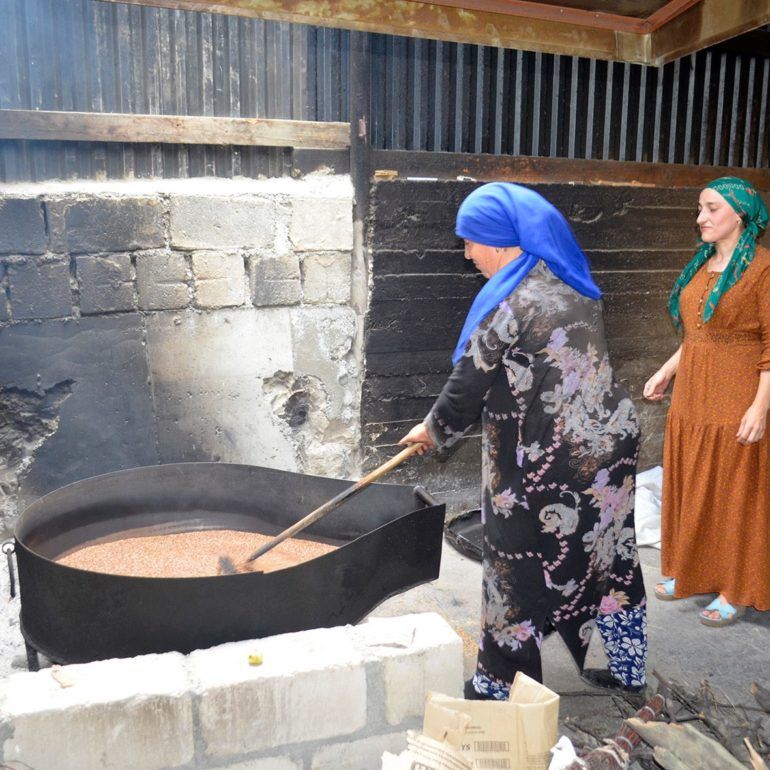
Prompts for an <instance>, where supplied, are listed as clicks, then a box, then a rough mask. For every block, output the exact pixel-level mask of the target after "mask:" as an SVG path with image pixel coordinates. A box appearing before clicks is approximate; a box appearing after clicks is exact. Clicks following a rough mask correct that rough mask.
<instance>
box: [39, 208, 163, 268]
mask: <svg viewBox="0 0 770 770" xmlns="http://www.w3.org/2000/svg"><path fill="white" fill-rule="evenodd" d="M45 206H46V211H47V213H48V227H49V229H50V233H51V250H52V251H57V252H65V253H69V254H89V253H93V252H100V251H135V250H136V249H153V248H158V247H160V246H163V245H164V244H165V242H166V240H165V232H164V227H163V203H162V201H161V200H160V199H159V198H129V197H114V198H107V197H103V196H100V197H87V198H83V197H77V198H76V197H73V198H63V199H60V200H52V201H46V204H45Z"/></svg>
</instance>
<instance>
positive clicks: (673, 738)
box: [552, 672, 770, 770]
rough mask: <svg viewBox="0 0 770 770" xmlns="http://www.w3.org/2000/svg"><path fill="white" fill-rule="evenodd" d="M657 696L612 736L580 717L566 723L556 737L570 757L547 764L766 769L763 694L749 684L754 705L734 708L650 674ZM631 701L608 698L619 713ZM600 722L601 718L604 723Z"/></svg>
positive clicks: (609, 768)
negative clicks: (564, 740)
mask: <svg viewBox="0 0 770 770" xmlns="http://www.w3.org/2000/svg"><path fill="white" fill-rule="evenodd" d="M653 675H654V677H655V678H656V679H657V680H658V688H657V693H656V694H655V695H654V696H653V697H652V698H650V699H649V700H648V701H647V703H646V704H645V705H644V706H643V707H642V708H641V709H639V710H638V711H636V713H635V714H633V716H628V715H626V717H625V718H624V720H623V722H622V725H621V727H620V729H619V731H618V732H617V734H616V735H615V736H614V737H613V738H606V737H603V736H602V735H601V734H600V733H598V731H597V724H596V722H595V720H593V719H592V714H591V713H590V712H589V714H588V716H587V719H583V718H570V717H566V718H565V719H564V720H563V721H562V725H561V727H562V728H563V730H562V732H563V733H566V734H567V735H568V737H569V738H570V740H571V742H572V744H573V745H574V747H575V749H576V752H577V759H575V760H573V761H572V762H571V763H570V764H559V765H552V768H554V767H558V768H559V769H560V770H561V769H562V768H563V770H637V769H639V770H652V769H653V768H663V769H664V770H738V769H739V768H740V769H741V770H742V769H743V768H746V767H751V768H752V769H753V770H770V769H769V768H768V764H767V762H768V760H770V690H769V689H768V688H766V687H764V686H763V685H761V684H759V683H756V682H755V683H753V684H752V686H751V693H752V694H753V695H754V698H755V700H756V701H757V703H758V704H759V705H758V707H755V706H751V705H735V704H734V703H732V702H731V701H730V699H729V698H728V697H727V696H726V695H725V694H723V693H719V692H717V691H715V689H714V688H713V687H712V686H711V685H710V684H709V683H708V681H706V680H703V681H702V682H701V683H700V685H699V686H698V687H697V688H693V687H692V686H690V685H689V684H687V683H686V682H680V681H676V680H673V679H668V678H666V677H664V676H662V675H661V674H659V673H657V672H653ZM635 697H638V696H623V697H620V696H613V697H612V701H613V704H614V706H615V708H616V709H617V710H618V712H619V713H621V714H622V712H623V711H629V712H630V710H631V709H632V708H633V707H634V705H635V703H634V701H635ZM605 718H606V717H605Z"/></svg>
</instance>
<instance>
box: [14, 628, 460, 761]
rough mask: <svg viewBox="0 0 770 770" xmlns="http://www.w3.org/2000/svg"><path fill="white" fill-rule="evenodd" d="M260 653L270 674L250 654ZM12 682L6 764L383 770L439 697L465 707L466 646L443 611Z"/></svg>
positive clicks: (85, 667) (106, 663) (35, 675)
mask: <svg viewBox="0 0 770 770" xmlns="http://www.w3.org/2000/svg"><path fill="white" fill-rule="evenodd" d="M254 652H258V653H259V654H260V655H261V656H262V659H263V663H262V665H260V666H250V665H249V663H248V656H249V655H250V654H252V653H254ZM60 677H61V678H62V679H63V680H65V681H66V682H68V683H69V684H70V686H67V687H62V686H61V684H60V683H59V681H57V679H56V678H54V676H53V675H52V672H51V670H50V669H44V670H42V671H39V672H37V673H19V674H14V675H12V676H11V677H10V678H8V679H7V680H5V681H3V682H2V683H0V745H1V746H2V750H1V752H0V760H1V761H2V762H5V763H15V762H16V763H24V766H31V767H35V768H51V769H52V770H55V769H56V768H62V770H63V769H64V768H74V767H77V768H78V770H92V769H93V770H96V769H97V768H98V769H99V770H113V769H114V770H118V769H120V770H124V768H128V767H130V768H133V769H134V770H167V769H170V768H180V769H184V770H192V769H193V768H228V770H376V769H377V768H379V766H380V757H381V756H382V753H383V752H384V751H390V752H394V753H398V752H400V751H401V750H403V749H404V748H405V747H406V737H405V736H406V730H408V729H419V728H420V726H421V724H422V715H423V704H424V701H425V696H426V694H427V693H428V691H429V690H436V691H439V692H445V693H447V694H450V695H456V696H459V695H460V694H461V691H462V642H461V640H460V638H459V637H458V636H457V635H456V634H455V632H454V631H453V630H452V629H451V628H450V627H449V626H448V625H447V623H446V622H445V621H444V620H443V619H442V618H441V617H440V616H438V615H436V614H434V613H426V614H420V615H406V616H402V617H397V618H372V619H370V620H369V621H368V622H366V623H364V624H361V625H359V626H356V627H352V626H346V627H339V628H329V629H316V630H312V631H303V632H301V633H296V634H285V635H283V636H276V637H271V638H268V639H262V640H255V641H246V642H237V643H233V644H225V645H222V646H219V647H214V648H211V649H208V650H199V651H196V652H193V653H192V654H190V655H188V656H184V655H181V654H179V653H167V654H164V655H147V656H141V657H137V658H131V659H125V660H107V661H99V662H96V663H89V664H84V665H72V666H65V667H63V668H62V669H61V673H60Z"/></svg>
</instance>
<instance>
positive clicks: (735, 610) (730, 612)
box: [700, 596, 746, 628]
mask: <svg viewBox="0 0 770 770" xmlns="http://www.w3.org/2000/svg"><path fill="white" fill-rule="evenodd" d="M707 612H718V613H719V617H718V618H716V619H715V618H710V617H709V616H708V615H706V614H705V613H707ZM745 612H746V608H745V607H733V605H732V604H730V603H729V602H725V603H724V604H722V602H720V601H719V597H718V596H717V598H716V599H714V601H713V602H711V604H709V605H708V607H706V608H705V609H703V610H702V611H701V613H700V622H701V623H703V625H704V626H711V628H722V627H723V626H729V625H732V624H733V623H735V621H736V620H738V618H740V617H741V616H742V615H743V614H744V613H745Z"/></svg>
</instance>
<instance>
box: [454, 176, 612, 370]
mask: <svg viewBox="0 0 770 770" xmlns="http://www.w3.org/2000/svg"><path fill="white" fill-rule="evenodd" d="M455 232H456V233H457V235H458V236H459V237H460V238H465V239H467V240H469V241H475V242H476V243H481V244H483V245H485V246H498V247H502V246H519V247H520V248H521V249H522V251H523V252H524V253H523V254H522V255H521V256H520V257H519V258H518V259H514V260H513V261H512V262H510V263H508V264H507V265H506V266H505V267H504V268H503V269H502V270H500V271H499V272H497V273H495V275H493V276H492V278H490V279H489V281H487V283H486V284H485V285H484V288H482V290H481V291H480V292H479V293H478V294H477V295H476V299H475V300H473V304H472V305H471V309H470V310H469V311H468V315H467V317H466V319H465V324H464V325H463V330H462V331H461V332H460V338H459V340H458V341H457V347H456V348H455V352H454V354H453V355H452V363H453V364H457V362H458V361H459V360H460V358H462V355H463V352H464V350H465V344H466V343H467V342H468V339H469V338H470V336H471V334H473V332H474V330H475V329H476V327H477V326H478V325H479V324H480V323H481V321H482V320H483V319H484V318H485V317H486V316H487V315H488V314H489V313H490V311H491V310H493V309H494V308H495V307H497V306H498V305H499V304H500V303H501V302H502V301H503V300H504V299H505V298H506V297H507V296H508V295H509V294H510V293H511V292H512V291H513V290H514V289H515V288H516V287H517V286H518V285H519V284H520V283H521V282H522V280H523V279H524V277H525V276H526V275H527V273H529V271H530V270H531V269H532V268H533V267H534V266H535V265H536V264H537V262H538V260H540V259H542V260H543V262H545V263H546V265H548V267H549V268H550V269H551V272H553V273H554V274H555V275H556V276H557V277H559V278H561V280H562V281H564V283H566V284H569V285H570V286H571V287H572V288H573V289H575V290H576V291H578V292H580V293H581V294H583V295H585V296H586V297H590V298H591V299H599V298H600V297H601V296H602V293H601V291H600V290H599V287H598V286H597V285H596V284H595V283H594V281H593V279H592V278H591V271H590V269H589V267H588V259H587V258H586V255H585V254H584V253H583V250H582V249H581V248H580V246H579V245H578V242H577V241H576V240H575V236H574V235H573V234H572V230H571V229H570V226H569V225H568V224H567V220H566V219H564V217H563V216H562V215H561V214H560V213H559V212H558V211H557V210H556V208H554V206H553V205H552V204H550V203H549V202H548V201H547V200H546V199H545V198H543V196H542V195H539V194H538V193H536V192H535V191H534V190H530V189H528V188H526V187H521V186H520V185H517V184H511V183H510V182H492V183H491V184H485V185H483V186H482V187H479V188H478V189H477V190H474V191H473V192H472V193H471V194H470V195H469V196H468V197H467V198H466V199H465V200H464V201H463V202H462V204H461V205H460V209H459V211H458V212H457V222H456V224H455Z"/></svg>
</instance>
